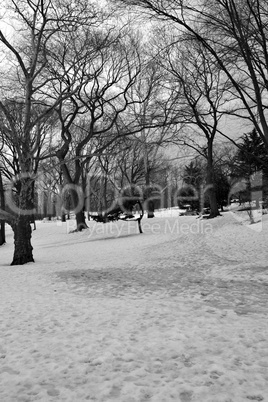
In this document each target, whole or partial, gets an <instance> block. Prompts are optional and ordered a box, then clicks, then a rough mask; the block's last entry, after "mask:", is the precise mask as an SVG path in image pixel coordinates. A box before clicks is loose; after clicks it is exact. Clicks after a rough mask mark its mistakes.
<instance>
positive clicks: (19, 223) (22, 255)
mask: <svg viewBox="0 0 268 402" xmlns="http://www.w3.org/2000/svg"><path fill="white" fill-rule="evenodd" d="M12 229H13V231H14V246H15V249H14V255H13V261H12V263H11V265H22V264H27V263H28V262H34V259H33V253H32V250H33V247H32V245H31V237H32V228H31V225H30V219H29V216H27V215H20V216H19V217H18V218H17V219H16V222H15V223H14V224H13V225H12Z"/></svg>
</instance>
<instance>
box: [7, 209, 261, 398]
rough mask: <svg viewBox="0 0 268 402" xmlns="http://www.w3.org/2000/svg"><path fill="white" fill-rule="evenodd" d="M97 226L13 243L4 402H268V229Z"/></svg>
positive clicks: (189, 221)
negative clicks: (20, 246)
mask: <svg viewBox="0 0 268 402" xmlns="http://www.w3.org/2000/svg"><path fill="white" fill-rule="evenodd" d="M88 224H89V228H88V229H87V230H85V231H83V232H82V233H71V234H70V233H69V232H70V231H71V230H73V229H74V222H73V221H69V222H67V223H61V222H44V223H43V222H37V230H36V231H34V232H33V239H32V240H33V241H32V242H33V246H34V258H35V263H31V264H27V265H24V266H15V267H11V266H9V264H10V262H11V260H12V254H13V236H12V233H11V231H10V230H9V229H7V244H6V245H4V246H2V247H1V248H0V253H1V254H0V255H1V261H0V301H1V303H0V309H1V314H0V400H1V401H3V402H11V401H16V402H28V401H70V402H73V401H78V402H80V401H100V402H102V401H103V402H105V401H107V402H108V401H109V402H110V401H112V402H113V401H117V402H146V401H153V402H165V401H167V402H169V401H176V402H177V401H178V402H190V401H196V402H197V401H198V402H242V401H243V402H245V401H268V337H267V335H268V331H267V330H268V321H267V318H268V312H267V305H268V266H267V257H268V252H267V240H268V215H264V216H263V217H262V218H261V222H259V223H257V224H256V225H259V226H258V230H256V227H254V226H255V225H249V224H248V223H247V222H246V220H245V219H244V220H242V221H241V217H238V216H236V214H235V213H233V212H231V211H230V212H226V213H224V214H223V216H221V217H218V218H216V219H213V220H206V219H200V218H197V217H196V216H181V217H178V216H171V215H170V213H167V214H166V216H165V214H164V213H163V211H162V212H161V214H160V216H159V215H158V216H157V217H156V218H154V219H146V218H144V219H143V220H142V227H143V230H144V233H143V234H139V233H138V225H137V222H113V223H107V224H101V223H96V222H92V221H90V222H89V223H88ZM260 224H261V226H260Z"/></svg>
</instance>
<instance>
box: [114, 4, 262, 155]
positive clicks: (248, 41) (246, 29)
mask: <svg viewBox="0 0 268 402" xmlns="http://www.w3.org/2000/svg"><path fill="white" fill-rule="evenodd" d="M113 3H116V4H117V5H118V4H119V5H123V7H126V6H127V7H130V9H131V10H135V9H136V10H138V11H142V13H143V14H144V13H145V14H146V16H147V18H148V16H149V17H152V18H153V19H155V18H157V19H158V20H162V21H163V22H164V23H169V24H170V25H172V26H174V27H175V29H176V30H177V35H176V36H175V37H174V38H173V40H174V41H177V37H178V35H181V33H185V32H188V33H189V35H191V36H192V37H194V38H195V39H196V40H197V41H199V42H200V44H201V45H202V46H203V47H204V48H205V49H206V50H207V51H208V52H209V53H210V54H211V55H212V57H213V59H214V61H215V63H217V64H218V66H219V68H220V69H221V70H222V71H223V72H224V73H225V74H226V76H227V77H228V79H229V81H230V83H231V85H232V90H231V92H232V94H233V95H234V96H235V97H236V99H237V102H238V103H239V105H240V112H239V113H238V109H237V107H236V108H235V112H234V115H236V116H238V117H240V118H244V119H249V120H250V121H251V122H252V123H253V125H254V127H255V129H256V131H257V133H258V135H259V136H260V137H261V138H262V139H263V141H264V143H265V146H266V149H267V152H268V121H267V90H268V85H267V73H268V48H267V43H268V41H267V37H268V3H267V1H266V0H206V1H200V2H197V1H195V0H189V1H187V2H186V1H183V0H172V1H169V0H117V1H114V2H113ZM230 112H231V111H230Z"/></svg>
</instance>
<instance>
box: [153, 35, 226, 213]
mask: <svg viewBox="0 0 268 402" xmlns="http://www.w3.org/2000/svg"><path fill="white" fill-rule="evenodd" d="M159 42H160V41H158V43H159ZM170 43H171V39H170V36H164V44H165V46H163V50H162V51H159V57H158V61H160V62H161V64H162V68H165V69H166V71H167V74H168V75H169V80H170V83H169V85H170V91H171V92H172V93H173V96H174V98H175V99H176V104H175V105H174V106H175V107H174V111H173V112H174V114H176V115H177V116H178V117H177V119H178V120H180V121H181V123H182V125H183V127H184V130H183V133H182V132H180V133H179V135H175V136H174V142H175V143H176V144H183V145H187V146H188V147H190V148H192V149H194V150H196V151H197V152H198V153H199V154H201V155H202V156H204V157H205V158H206V160H207V169H206V191H207V193H208V196H209V202H210V208H211V213H210V217H215V216H217V215H218V214H219V212H218V206H217V198H216V189H215V180H214V163H213V144H214V141H215V137H216V134H217V133H219V132H220V130H219V123H220V120H221V118H222V117H223V116H224V115H225V114H226V113H227V112H228V110H229V103H230V96H229V91H228V82H226V77H225V75H224V74H223V73H222V71H221V70H220V69H219V68H218V66H217V65H215V63H214V61H213V59H212V57H211V55H210V53H209V52H207V50H206V49H204V48H203V47H202V46H201V45H200V43H199V42H197V41H196V40H195V39H192V40H188V39H187V38H183V37H182V40H181V41H180V42H178V43H175V44H171V45H170ZM174 103H175V102H174Z"/></svg>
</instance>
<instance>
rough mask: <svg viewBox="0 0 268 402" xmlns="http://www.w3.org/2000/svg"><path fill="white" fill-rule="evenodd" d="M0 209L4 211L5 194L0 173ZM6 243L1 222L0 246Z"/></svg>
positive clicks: (3, 225) (3, 223) (3, 224)
mask: <svg viewBox="0 0 268 402" xmlns="http://www.w3.org/2000/svg"><path fill="white" fill-rule="evenodd" d="M0 208H1V209H2V210H5V194H4V186H3V181H2V175H1V171H0ZM5 242H6V233H5V222H3V221H1V223H0V246H2V244H4V243H5Z"/></svg>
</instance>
